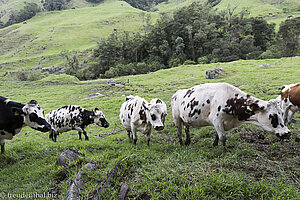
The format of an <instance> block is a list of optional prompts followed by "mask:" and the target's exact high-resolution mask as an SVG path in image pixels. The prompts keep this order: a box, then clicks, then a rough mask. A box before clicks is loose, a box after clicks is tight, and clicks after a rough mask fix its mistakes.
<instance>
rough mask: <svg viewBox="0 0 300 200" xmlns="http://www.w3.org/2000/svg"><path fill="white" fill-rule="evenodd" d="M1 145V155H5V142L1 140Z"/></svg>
mask: <svg viewBox="0 0 300 200" xmlns="http://www.w3.org/2000/svg"><path fill="white" fill-rule="evenodd" d="M0 145H1V154H3V153H4V151H5V149H4V145H5V140H1V141H0Z"/></svg>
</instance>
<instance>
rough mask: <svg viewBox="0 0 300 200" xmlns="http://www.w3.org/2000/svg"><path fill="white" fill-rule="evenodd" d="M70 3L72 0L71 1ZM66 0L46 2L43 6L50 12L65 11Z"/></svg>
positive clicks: (45, 0)
mask: <svg viewBox="0 0 300 200" xmlns="http://www.w3.org/2000/svg"><path fill="white" fill-rule="evenodd" d="M69 1H70V0H69ZM65 5H66V1H65V0H44V2H43V6H44V8H45V9H46V10H48V11H53V10H63V9H65Z"/></svg>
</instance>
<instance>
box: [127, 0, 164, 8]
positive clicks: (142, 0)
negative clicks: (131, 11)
mask: <svg viewBox="0 0 300 200" xmlns="http://www.w3.org/2000/svg"><path fill="white" fill-rule="evenodd" d="M125 1H126V2H127V3H129V4H130V5H131V6H132V7H135V8H138V9H141V10H150V9H151V8H152V7H153V6H155V5H157V4H160V3H162V2H167V1H168V0H125Z"/></svg>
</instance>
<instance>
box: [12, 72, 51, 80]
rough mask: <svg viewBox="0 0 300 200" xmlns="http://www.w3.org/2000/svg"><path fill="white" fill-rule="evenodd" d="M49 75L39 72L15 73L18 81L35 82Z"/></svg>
mask: <svg viewBox="0 0 300 200" xmlns="http://www.w3.org/2000/svg"><path fill="white" fill-rule="evenodd" d="M48 75H49V74H48V73H40V72H39V71H27V72H26V71H24V70H22V71H19V72H18V73H17V78H18V79H19V80H20V81H37V80H40V79H42V78H45V77H47V76H48Z"/></svg>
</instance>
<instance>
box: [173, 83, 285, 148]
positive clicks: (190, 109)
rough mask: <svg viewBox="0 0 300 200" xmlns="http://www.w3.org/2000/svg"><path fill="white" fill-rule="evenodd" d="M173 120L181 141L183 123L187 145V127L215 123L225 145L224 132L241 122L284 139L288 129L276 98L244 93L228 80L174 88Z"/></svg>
mask: <svg viewBox="0 0 300 200" xmlns="http://www.w3.org/2000/svg"><path fill="white" fill-rule="evenodd" d="M171 106H172V115H173V122H174V124H175V126H176V131H177V134H178V137H179V142H180V144H181V145H183V141H182V125H184V127H185V132H186V142H185V144H186V145H189V144H190V142H191V138H190V133H189V127H202V126H214V127H215V129H216V131H217V135H216V139H215V141H214V146H216V145H218V141H219V140H220V141H221V142H222V143H223V145H224V146H225V142H226V135H225V131H227V130H230V129H232V128H234V127H237V126H239V125H241V124H245V123H248V124H255V125H258V126H261V127H262V128H263V129H265V130H266V131H269V132H272V133H275V134H276V135H277V136H278V137H280V138H282V139H285V138H289V137H290V131H289V129H288V128H287V127H286V126H285V124H284V121H283V118H282V110H281V109H280V108H279V107H278V105H277V103H276V101H275V100H270V101H263V100H260V99H257V98H255V97H252V96H250V95H249V94H246V93H245V92H243V91H241V90H240V89H238V88H236V87H234V86H232V85H229V84H227V83H206V84H201V85H197V86H194V87H192V88H190V89H185V90H179V91H177V92H176V93H175V94H174V95H173V96H172V99H171Z"/></svg>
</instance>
